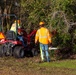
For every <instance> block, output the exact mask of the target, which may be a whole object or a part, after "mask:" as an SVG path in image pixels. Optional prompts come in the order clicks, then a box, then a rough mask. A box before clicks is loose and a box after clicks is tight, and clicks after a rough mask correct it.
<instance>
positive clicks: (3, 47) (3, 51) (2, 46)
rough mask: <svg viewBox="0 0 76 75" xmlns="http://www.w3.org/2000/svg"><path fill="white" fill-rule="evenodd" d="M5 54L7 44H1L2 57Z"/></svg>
mask: <svg viewBox="0 0 76 75" xmlns="http://www.w3.org/2000/svg"><path fill="white" fill-rule="evenodd" d="M3 56H5V46H4V45H1V46H0V57H3Z"/></svg>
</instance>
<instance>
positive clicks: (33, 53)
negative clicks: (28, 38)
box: [31, 48, 38, 56]
mask: <svg viewBox="0 0 76 75" xmlns="http://www.w3.org/2000/svg"><path fill="white" fill-rule="evenodd" d="M31 52H32V56H37V55H38V51H37V50H36V49H35V48H33V49H32V51H31Z"/></svg>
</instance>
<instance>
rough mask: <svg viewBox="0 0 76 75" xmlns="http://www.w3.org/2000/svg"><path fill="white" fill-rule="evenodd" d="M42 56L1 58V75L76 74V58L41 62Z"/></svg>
mask: <svg viewBox="0 0 76 75" xmlns="http://www.w3.org/2000/svg"><path fill="white" fill-rule="evenodd" d="M38 61H40V57H39V56H38V57H33V58H26V57H25V58H23V59H16V58H13V57H3V58H0V75H76V59H74V60H71V59H67V60H56V61H53V60H51V62H44V63H39V62H38Z"/></svg>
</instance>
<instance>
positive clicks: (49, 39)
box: [47, 30, 52, 44]
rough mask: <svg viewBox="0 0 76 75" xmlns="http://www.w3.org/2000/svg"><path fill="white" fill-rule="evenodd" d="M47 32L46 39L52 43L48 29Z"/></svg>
mask: <svg viewBox="0 0 76 75" xmlns="http://www.w3.org/2000/svg"><path fill="white" fill-rule="evenodd" d="M47 34H48V41H49V43H50V44H51V43H52V39H51V34H50V32H49V30H48V32H47Z"/></svg>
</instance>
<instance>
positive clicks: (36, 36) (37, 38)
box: [35, 31, 39, 44]
mask: <svg viewBox="0 0 76 75" xmlns="http://www.w3.org/2000/svg"><path fill="white" fill-rule="evenodd" d="M38 40H39V33H38V31H37V32H36V35H35V44H36V43H37V42H38Z"/></svg>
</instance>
